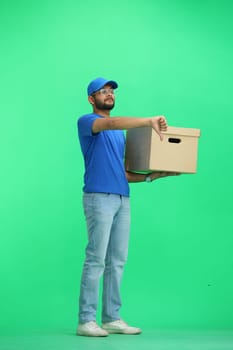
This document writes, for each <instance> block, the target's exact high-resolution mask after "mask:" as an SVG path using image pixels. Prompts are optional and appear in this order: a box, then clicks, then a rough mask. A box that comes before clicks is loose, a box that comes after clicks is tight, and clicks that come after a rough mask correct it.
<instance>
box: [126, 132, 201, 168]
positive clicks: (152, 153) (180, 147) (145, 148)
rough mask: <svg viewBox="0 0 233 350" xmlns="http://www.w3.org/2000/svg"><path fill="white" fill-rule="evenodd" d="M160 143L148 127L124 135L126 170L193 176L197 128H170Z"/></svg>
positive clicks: (196, 152) (164, 133)
mask: <svg viewBox="0 0 233 350" xmlns="http://www.w3.org/2000/svg"><path fill="white" fill-rule="evenodd" d="M162 134H163V137H164V138H163V141H160V138H159V136H158V134H157V133H156V132H155V131H154V130H153V129H152V128H150V127H143V128H135V129H129V130H128V131H127V135H126V153H125V162H126V169H127V170H129V171H133V172H145V173H148V172H152V171H172V172H179V173H196V170H197V155H198V138H199V137H200V129H191V128H177V127H171V126H169V127H168V128H167V131H166V132H163V133H162Z"/></svg>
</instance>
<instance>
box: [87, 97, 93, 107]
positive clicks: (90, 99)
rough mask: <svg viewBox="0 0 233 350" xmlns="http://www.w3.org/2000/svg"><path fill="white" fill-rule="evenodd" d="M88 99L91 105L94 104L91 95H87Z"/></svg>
mask: <svg viewBox="0 0 233 350" xmlns="http://www.w3.org/2000/svg"><path fill="white" fill-rule="evenodd" d="M88 101H89V102H90V104H91V105H93V104H94V98H93V96H88Z"/></svg>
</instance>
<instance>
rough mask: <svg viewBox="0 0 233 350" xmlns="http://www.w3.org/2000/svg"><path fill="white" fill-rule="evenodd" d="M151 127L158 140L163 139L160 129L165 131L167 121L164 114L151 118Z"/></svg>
mask: <svg viewBox="0 0 233 350" xmlns="http://www.w3.org/2000/svg"><path fill="white" fill-rule="evenodd" d="M151 127H152V128H153V129H154V130H155V132H157V134H158V135H159V137H160V140H161V141H163V134H162V133H161V132H162V131H167V121H166V118H165V117H164V116H162V115H161V116H158V117H153V118H151Z"/></svg>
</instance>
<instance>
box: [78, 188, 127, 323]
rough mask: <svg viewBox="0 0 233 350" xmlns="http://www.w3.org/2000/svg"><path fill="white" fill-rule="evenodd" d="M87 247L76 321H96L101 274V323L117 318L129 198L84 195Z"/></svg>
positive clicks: (125, 250) (125, 252) (106, 194)
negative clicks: (77, 319)
mask: <svg viewBox="0 0 233 350" xmlns="http://www.w3.org/2000/svg"><path fill="white" fill-rule="evenodd" d="M83 207H84V213H85V217H86V223H87V231H88V244H87V247H86V258H85V262H84V266H83V273H82V279H81V288H80V298H79V322H80V323H86V322H89V321H94V320H96V311H97V306H98V294H99V293H98V292H99V281H100V277H101V276H102V275H103V296H102V322H103V323H105V322H111V321H114V320H118V319H120V315H119V309H120V307H121V298H120V282H121V278H122V273H123V268H124V264H125V262H126V260H127V255H128V242H129V228H130V203H129V198H128V197H124V196H120V195H115V194H108V193H84V195H83Z"/></svg>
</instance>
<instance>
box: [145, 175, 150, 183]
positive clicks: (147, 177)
mask: <svg viewBox="0 0 233 350" xmlns="http://www.w3.org/2000/svg"><path fill="white" fill-rule="evenodd" d="M144 181H145V182H152V177H151V176H150V175H146V176H145V180H144Z"/></svg>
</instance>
